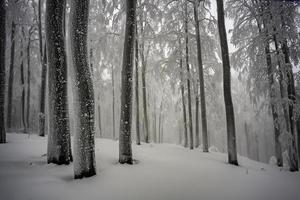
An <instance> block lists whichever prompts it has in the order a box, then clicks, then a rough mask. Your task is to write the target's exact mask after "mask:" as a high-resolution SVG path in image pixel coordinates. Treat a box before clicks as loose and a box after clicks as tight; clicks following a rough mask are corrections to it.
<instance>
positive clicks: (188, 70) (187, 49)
mask: <svg viewBox="0 0 300 200" xmlns="http://www.w3.org/2000/svg"><path fill="white" fill-rule="evenodd" d="M185 15H186V16H185V59H186V70H187V76H188V78H187V92H188V115H189V123H188V126H189V133H190V149H194V135H193V118H192V98H191V80H190V77H191V74H190V65H189V38H188V11H187V2H186V3H185Z"/></svg>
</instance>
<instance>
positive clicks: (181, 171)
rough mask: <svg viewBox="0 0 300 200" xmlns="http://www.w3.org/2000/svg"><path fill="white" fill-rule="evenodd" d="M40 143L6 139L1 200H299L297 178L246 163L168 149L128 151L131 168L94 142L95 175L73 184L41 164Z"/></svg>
mask: <svg viewBox="0 0 300 200" xmlns="http://www.w3.org/2000/svg"><path fill="white" fill-rule="evenodd" d="M46 144H47V142H46V139H45V138H40V137H38V136H35V135H31V136H30V138H28V136H27V135H22V134H8V143H7V144H1V145H0V199H1V200H15V199H16V200H19V199H20V200H77V199H78V200H94V199H95V200H96V199H97V200H118V199H122V200H127V199H128V200H135V199H136V200H196V199H197V200H256V199H259V200H269V199H270V200H293V199H294V200H299V199H300V173H291V172H288V171H286V170H282V171H280V170H279V169H278V168H276V167H274V166H270V165H265V164H262V163H257V162H254V161H251V160H248V159H246V158H242V157H240V158H239V161H240V164H241V166H240V167H236V166H231V165H228V164H227V163H226V155H225V154H220V153H209V154H204V153H201V152H200V151H199V150H194V151H190V150H188V149H184V148H183V147H180V146H176V145H171V144H149V145H148V144H147V145H146V144H143V145H142V146H136V145H134V146H133V152H134V157H135V158H136V159H137V160H138V162H137V164H135V165H133V166H128V165H120V164H118V163H117V158H118V142H117V141H112V140H106V139H97V140H96V150H97V152H96V157H97V168H98V175H97V176H96V177H92V178H88V179H82V180H73V167H72V166H56V165H52V164H51V165H47V164H46V156H45V153H46Z"/></svg>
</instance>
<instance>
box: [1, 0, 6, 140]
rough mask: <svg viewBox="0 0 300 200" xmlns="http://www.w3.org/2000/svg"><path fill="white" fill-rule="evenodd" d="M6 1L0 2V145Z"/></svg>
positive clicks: (3, 121) (3, 129)
mask: <svg viewBox="0 0 300 200" xmlns="http://www.w3.org/2000/svg"><path fill="white" fill-rule="evenodd" d="M5 2H6V1H5V0H0V143H5V142H6V132H5V117H4V106H5V105H4V104H5V44H6V32H5V30H6V29H5V21H6V20H5V19H6V18H5V14H6V8H5V7H6V5H5V4H6V3H5Z"/></svg>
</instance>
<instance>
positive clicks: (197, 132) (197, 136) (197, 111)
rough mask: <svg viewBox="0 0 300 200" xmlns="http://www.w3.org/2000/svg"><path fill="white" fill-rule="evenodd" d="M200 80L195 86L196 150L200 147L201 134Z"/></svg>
mask: <svg viewBox="0 0 300 200" xmlns="http://www.w3.org/2000/svg"><path fill="white" fill-rule="evenodd" d="M198 82H199V81H198V79H197V80H196V83H195V84H194V91H195V104H196V109H195V126H196V130H195V148H198V147H199V145H200V136H199V135H200V133H199V105H200V101H199V90H198Z"/></svg>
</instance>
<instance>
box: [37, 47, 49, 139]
mask: <svg viewBox="0 0 300 200" xmlns="http://www.w3.org/2000/svg"><path fill="white" fill-rule="evenodd" d="M46 49H47V47H46V43H45V45H44V55H43V56H44V58H43V63H42V64H43V65H42V79H41V94H40V113H39V136H42V137H43V136H45V132H46V114H45V110H46V83H47V50H46Z"/></svg>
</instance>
